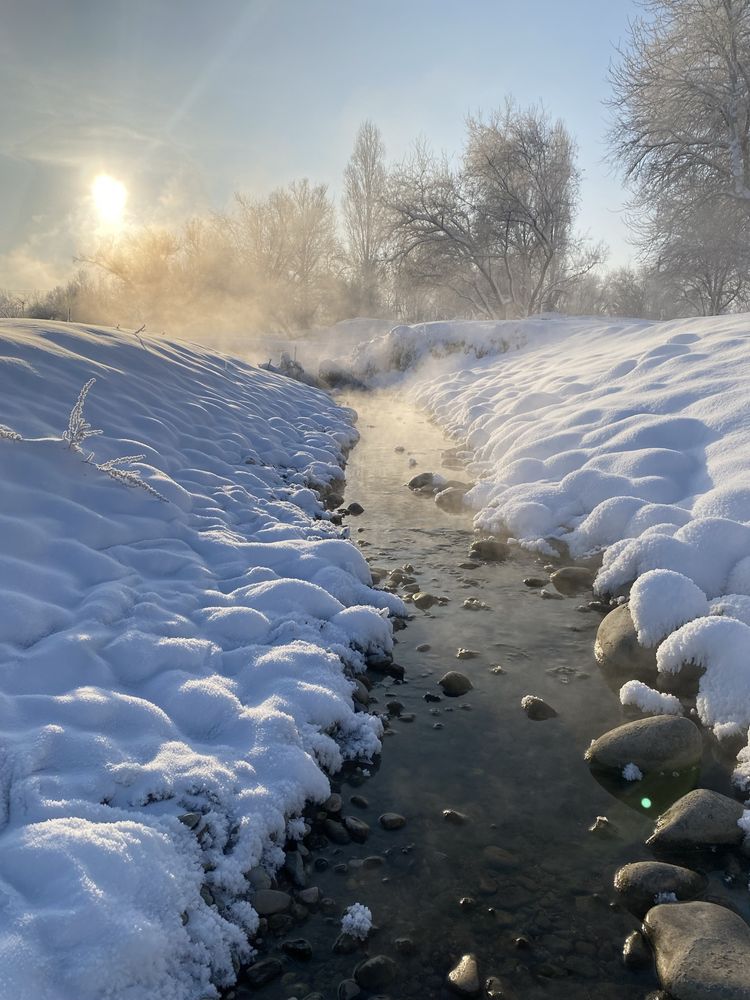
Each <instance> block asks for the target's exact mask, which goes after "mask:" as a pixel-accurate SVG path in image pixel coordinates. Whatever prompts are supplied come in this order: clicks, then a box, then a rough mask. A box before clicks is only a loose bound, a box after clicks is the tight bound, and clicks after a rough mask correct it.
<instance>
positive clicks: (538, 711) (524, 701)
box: [521, 694, 557, 722]
mask: <svg viewBox="0 0 750 1000" xmlns="http://www.w3.org/2000/svg"><path fill="white" fill-rule="evenodd" d="M521 708H522V709H523V710H524V712H525V713H526V714H527V715H528V717H529V718H530V719H533V721H534V722H543V721H544V720H545V719H554V718H555V716H556V715H557V712H556V711H555V710H554V708H552V706H551V705H548V704H547V702H546V701H544V700H543V699H542V698H537V697H536V695H533V694H527V695H524V696H523V698H521Z"/></svg>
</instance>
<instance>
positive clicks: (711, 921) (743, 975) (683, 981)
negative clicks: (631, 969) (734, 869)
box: [643, 903, 750, 1000]
mask: <svg viewBox="0 0 750 1000" xmlns="http://www.w3.org/2000/svg"><path fill="white" fill-rule="evenodd" d="M643 927H644V930H645V931H646V934H647V935H648V938H649V940H650V942H651V945H652V947H653V949H654V952H655V954H656V971H657V972H658V974H659V980H660V982H661V985H662V986H663V988H664V989H665V990H667V992H668V993H669V995H670V996H671V997H673V998H674V1000H750V977H748V968H750V928H749V927H748V926H747V924H746V923H745V921H744V920H743V919H742V918H741V917H739V916H738V915H737V914H736V913H733V912H732V911H731V910H727V909H726V908H725V907H723V906H717V905H716V904H715V903H671V904H667V905H662V906H655V907H653V909H651V910H649V912H648V913H647V914H646V918H645V920H644V922H643Z"/></svg>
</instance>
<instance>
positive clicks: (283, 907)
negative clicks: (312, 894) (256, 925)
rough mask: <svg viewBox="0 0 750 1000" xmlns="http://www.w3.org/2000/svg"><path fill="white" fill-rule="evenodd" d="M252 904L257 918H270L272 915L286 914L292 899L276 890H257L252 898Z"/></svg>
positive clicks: (287, 894)
mask: <svg viewBox="0 0 750 1000" xmlns="http://www.w3.org/2000/svg"><path fill="white" fill-rule="evenodd" d="M252 904H253V908H254V909H255V910H256V912H257V913H258V916H260V917H270V916H272V915H273V914H274V913H286V911H287V910H288V909H289V907H290V906H291V905H292V897H291V896H290V895H289V893H288V892H280V891H279V890H278V889H259V890H258V891H257V892H256V893H255V895H254V896H253V898H252Z"/></svg>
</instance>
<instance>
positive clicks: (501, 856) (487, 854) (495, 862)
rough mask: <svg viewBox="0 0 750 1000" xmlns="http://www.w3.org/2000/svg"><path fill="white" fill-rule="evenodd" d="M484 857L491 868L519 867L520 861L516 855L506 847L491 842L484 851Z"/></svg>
mask: <svg viewBox="0 0 750 1000" xmlns="http://www.w3.org/2000/svg"><path fill="white" fill-rule="evenodd" d="M482 857H483V858H484V861H485V863H486V864H487V865H489V867H490V868H495V869H505V868H517V867H518V861H517V860H516V858H515V856H514V855H513V854H511V853H510V851H506V850H505V848H504V847H497V846H496V845H495V844H489V845H488V846H487V847H485V848H484V850H483V851H482Z"/></svg>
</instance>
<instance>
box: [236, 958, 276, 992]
mask: <svg viewBox="0 0 750 1000" xmlns="http://www.w3.org/2000/svg"><path fill="white" fill-rule="evenodd" d="M283 971H284V967H283V965H282V964H281V962H280V961H279V960H278V958H262V959H261V960H260V961H259V962H255V963H254V964H253V965H249V966H247V967H246V968H245V970H244V979H245V982H247V983H249V985H250V986H252V987H253V988H255V989H258V988H259V987H261V986H265V985H266V983H270V982H271V980H272V979H276V978H277V977H278V976H280V975H281V973H282V972H283Z"/></svg>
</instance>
